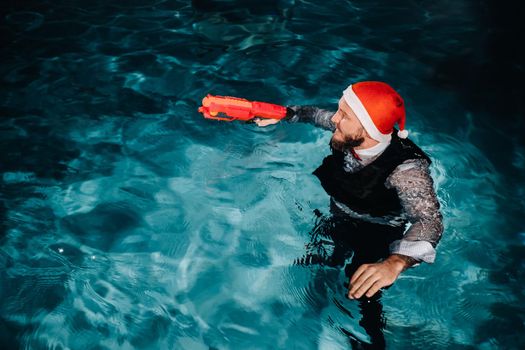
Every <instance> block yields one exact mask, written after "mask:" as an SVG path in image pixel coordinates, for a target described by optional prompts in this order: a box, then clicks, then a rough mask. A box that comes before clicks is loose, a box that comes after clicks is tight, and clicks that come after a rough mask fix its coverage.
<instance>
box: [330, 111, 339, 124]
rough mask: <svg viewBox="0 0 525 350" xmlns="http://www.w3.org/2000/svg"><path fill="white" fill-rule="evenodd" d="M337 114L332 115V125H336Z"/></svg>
mask: <svg viewBox="0 0 525 350" xmlns="http://www.w3.org/2000/svg"><path fill="white" fill-rule="evenodd" d="M338 114H339V113H337V112H335V113H334V115H333V116H332V118H331V120H332V123H334V124H337V120H338V119H339V118H338Z"/></svg>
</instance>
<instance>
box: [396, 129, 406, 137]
mask: <svg viewBox="0 0 525 350" xmlns="http://www.w3.org/2000/svg"><path fill="white" fill-rule="evenodd" d="M397 136H399V138H401V139H406V138H407V137H408V131H407V130H404V129H403V130H399V131H398V132H397Z"/></svg>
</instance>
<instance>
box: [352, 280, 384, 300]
mask: <svg viewBox="0 0 525 350" xmlns="http://www.w3.org/2000/svg"><path fill="white" fill-rule="evenodd" d="M380 278H381V277H380V276H377V275H372V276H371V277H370V278H368V279H367V280H366V281H364V283H363V284H361V286H359V288H357V290H356V291H354V292H352V291H350V297H351V298H356V299H359V298H361V296H362V295H363V294H365V292H366V291H368V290H369V289H370V287H372V285H373V284H374V283H376V282H377V281H379V279H380Z"/></svg>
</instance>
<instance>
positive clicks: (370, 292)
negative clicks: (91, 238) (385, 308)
mask: <svg viewBox="0 0 525 350" xmlns="http://www.w3.org/2000/svg"><path fill="white" fill-rule="evenodd" d="M385 285H386V283H385V282H383V281H382V280H378V281H376V282H375V283H374V284H373V285H372V287H370V289H369V290H368V292H366V297H367V298H371V297H373V296H374V294H376V293H377V291H378V290H380V289H381V288H383V287H384V286H385Z"/></svg>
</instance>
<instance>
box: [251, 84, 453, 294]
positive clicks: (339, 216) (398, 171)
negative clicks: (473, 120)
mask: <svg viewBox="0 0 525 350" xmlns="http://www.w3.org/2000/svg"><path fill="white" fill-rule="evenodd" d="M285 120H287V121H289V122H310V123H313V124H315V125H317V126H320V127H322V128H325V129H328V130H331V131H333V135H332V139H331V141H330V146H331V149H332V154H331V155H329V156H328V157H326V158H325V159H324V161H323V164H322V165H321V166H320V167H319V168H318V169H317V170H315V171H314V175H316V176H317V177H318V178H319V180H320V181H321V185H322V186H323V188H324V189H325V190H326V192H327V193H328V194H329V195H330V196H331V213H332V215H333V217H334V218H336V221H335V222H338V223H343V225H337V226H338V228H336V229H333V230H331V231H330V232H329V233H328V235H329V236H330V238H332V239H333V241H334V246H335V248H334V252H333V254H331V257H330V258H331V259H329V260H327V262H328V263H329V264H333V265H339V264H341V263H344V261H345V259H346V258H348V254H347V252H345V251H344V250H345V249H352V250H354V252H350V253H353V254H354V255H353V257H352V263H351V264H350V265H351V266H347V269H346V272H347V275H348V277H349V278H350V281H349V290H348V297H349V298H351V299H359V298H362V297H363V296H366V297H367V298H371V297H372V296H374V295H375V294H376V293H377V292H378V291H379V290H380V289H381V288H383V287H387V286H389V285H391V284H392V283H394V281H395V280H396V279H397V278H398V276H399V275H400V274H401V272H403V271H404V270H406V269H407V268H409V267H411V266H413V265H415V264H418V263H420V262H426V263H433V262H434V259H435V255H436V252H435V248H436V245H437V244H438V242H439V240H440V238H441V234H442V232H443V224H442V216H441V213H440V211H439V202H438V200H437V198H436V194H435V192H434V189H433V181H432V178H431V176H430V171H429V165H430V163H431V161H430V159H429V157H428V156H427V155H426V154H425V153H424V152H423V151H422V150H421V149H420V148H419V147H417V146H416V145H415V144H414V143H413V142H412V141H410V140H409V139H408V138H407V134H408V133H407V131H406V130H404V126H405V106H404V102H403V100H402V98H401V96H399V94H398V93H397V92H396V91H395V90H394V89H393V88H392V87H390V86H389V85H387V84H385V83H381V82H360V83H356V84H353V85H350V86H349V87H348V88H347V89H346V90H345V91H344V92H343V96H342V97H341V99H340V100H339V108H338V110H337V111H336V112H335V113H333V112H330V111H326V110H322V109H318V108H315V107H308V106H292V107H288V113H287V117H286V118H285ZM255 122H256V123H257V124H258V125H259V126H266V125H270V124H275V123H277V122H279V120H276V119H256V120H255ZM396 123H397V124H398V125H399V129H400V131H397V132H396V130H395V129H394V125H395V124H396ZM408 223H410V224H411V225H410V226H409V227H408V229H406V226H407V224H408ZM405 230H406V232H405ZM376 238H377V240H375V239H376ZM371 241H372V243H371ZM363 247H364V248H363ZM360 248H362V249H361V251H359V249H360Z"/></svg>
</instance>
